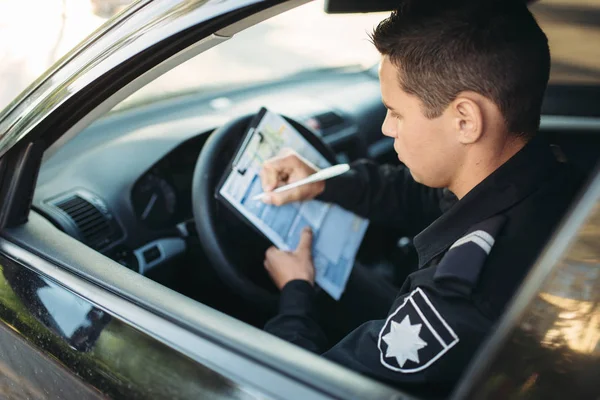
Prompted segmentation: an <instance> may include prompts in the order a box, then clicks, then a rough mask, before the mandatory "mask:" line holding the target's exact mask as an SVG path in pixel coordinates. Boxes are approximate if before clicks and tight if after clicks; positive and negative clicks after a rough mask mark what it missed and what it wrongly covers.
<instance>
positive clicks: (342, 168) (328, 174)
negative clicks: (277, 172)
mask: <svg viewBox="0 0 600 400" xmlns="http://www.w3.org/2000/svg"><path fill="white" fill-rule="evenodd" d="M349 169H350V166H349V165H348V164H337V165H333V166H331V167H328V168H323V169H322V170H320V171H317V172H315V173H314V174H312V175H310V176H307V177H306V178H304V179H300V180H299V181H297V182H293V183H290V184H288V185H284V186H280V187H278V188H277V189H275V190H273V191H272V192H269V193H280V192H283V191H285V190H290V189H294V188H297V187H298V186H302V185H306V184H308V183H313V182H319V181H324V180H326V179H331V178H334V177H336V176H339V175H341V174H343V173H345V172H347V171H348V170H349ZM267 194H268V193H264V192H263V193H260V194H257V195H256V196H254V197H252V200H262V199H263V197H265V195H267Z"/></svg>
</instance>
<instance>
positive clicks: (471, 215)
mask: <svg viewBox="0 0 600 400" xmlns="http://www.w3.org/2000/svg"><path fill="white" fill-rule="evenodd" d="M557 165H558V162H557V161H556V159H555V157H554V154H553V153H552V150H551V148H550V145H549V144H548V142H547V141H546V140H545V139H544V138H542V137H541V135H540V134H538V135H536V137H534V138H533V139H532V140H530V141H529V142H528V143H527V144H526V145H525V146H524V147H523V148H522V149H521V150H520V151H519V152H517V153H516V154H515V155H514V156H513V157H511V158H510V159H509V160H508V161H507V162H505V163H504V164H503V165H501V166H500V167H499V168H498V169H496V170H495V171H494V172H493V173H492V174H491V175H489V176H488V177H487V178H485V179H484V180H483V181H482V182H480V183H479V184H478V185H477V186H475V187H474V188H473V189H472V190H471V191H470V192H469V193H467V194H466V195H465V196H464V197H463V198H462V199H461V200H460V201H457V202H456V204H454V205H453V206H452V207H451V208H450V209H449V210H448V211H447V212H445V213H444V214H442V216H441V217H439V218H438V219H437V220H435V221H434V222H433V223H432V224H431V225H429V226H428V227H427V228H426V229H425V230H423V231H422V232H421V233H419V234H418V235H417V236H415V238H414V244H415V247H416V249H417V252H418V254H419V268H421V267H423V266H424V265H426V264H428V263H429V262H430V261H431V260H432V259H433V258H434V257H436V256H437V255H439V254H441V253H442V252H443V251H445V250H446V249H447V248H448V247H449V246H450V245H451V244H452V243H454V242H455V241H456V240H458V239H459V238H460V237H461V236H462V235H463V234H464V233H465V232H466V231H467V230H468V229H469V228H470V227H471V226H473V225H474V224H476V223H478V222H481V221H483V220H485V219H487V218H490V217H492V216H493V215H496V214H499V213H501V212H503V211H504V210H506V209H508V208H510V207H512V206H513V205H514V204H516V203H517V202H519V201H520V200H522V199H524V198H525V197H527V196H528V195H529V194H530V193H532V192H533V191H535V190H536V189H537V188H538V187H539V184H540V182H541V181H543V180H544V178H545V177H547V176H549V175H551V174H553V173H554V170H555V168H556V166H557Z"/></svg>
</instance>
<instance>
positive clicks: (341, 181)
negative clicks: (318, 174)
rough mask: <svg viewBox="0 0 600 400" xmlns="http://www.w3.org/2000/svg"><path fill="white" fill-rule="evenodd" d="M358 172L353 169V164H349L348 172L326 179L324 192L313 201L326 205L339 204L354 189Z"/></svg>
mask: <svg viewBox="0 0 600 400" xmlns="http://www.w3.org/2000/svg"><path fill="white" fill-rule="evenodd" d="M357 177H358V172H357V171H356V170H355V169H354V163H351V164H350V171H348V172H346V173H345V174H342V175H340V176H336V177H335V178H331V179H328V180H327V182H326V183H325V190H324V191H323V193H321V194H320V195H318V196H317V197H316V198H315V199H316V200H320V201H324V202H326V203H339V202H340V201H342V200H343V199H344V197H346V196H347V195H348V193H352V192H353V191H354V190H355V189H356V179H357Z"/></svg>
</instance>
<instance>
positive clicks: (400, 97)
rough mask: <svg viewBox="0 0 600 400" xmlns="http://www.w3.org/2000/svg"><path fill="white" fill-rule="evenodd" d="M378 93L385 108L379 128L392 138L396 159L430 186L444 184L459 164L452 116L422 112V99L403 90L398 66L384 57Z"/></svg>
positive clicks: (415, 177) (449, 179) (457, 144)
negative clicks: (426, 115)
mask: <svg viewBox="0 0 600 400" xmlns="http://www.w3.org/2000/svg"><path fill="white" fill-rule="evenodd" d="M379 80H380V84H381V96H382V99H383V102H384V104H385V105H386V107H387V109H388V111H387V115H386V117H385V121H384V122H383V126H382V127H381V130H382V132H383V134H384V135H385V136H389V137H391V138H393V139H394V149H395V150H396V153H398V158H399V159H400V161H402V162H403V163H404V164H405V165H406V166H407V167H408V168H409V169H410V172H411V174H412V176H413V178H414V179H415V180H416V181H417V182H420V183H422V184H424V185H427V186H430V187H447V186H449V185H450V182H451V180H452V177H453V176H454V175H455V173H456V170H457V168H458V167H459V166H460V160H461V150H462V149H461V146H460V143H459V142H458V140H457V139H456V133H455V129H454V127H453V118H452V116H451V115H450V113H449V112H448V110H445V111H444V113H443V114H442V115H441V116H439V117H437V118H434V119H428V118H427V117H425V115H423V111H422V103H421V101H420V100H419V99H418V98H417V97H416V96H413V95H410V94H408V93H406V92H405V91H403V90H402V88H401V87H400V82H399V80H398V69H397V68H396V67H395V66H394V65H393V64H392V63H391V62H390V60H389V58H388V57H387V56H383V57H382V60H381V66H380V69H379Z"/></svg>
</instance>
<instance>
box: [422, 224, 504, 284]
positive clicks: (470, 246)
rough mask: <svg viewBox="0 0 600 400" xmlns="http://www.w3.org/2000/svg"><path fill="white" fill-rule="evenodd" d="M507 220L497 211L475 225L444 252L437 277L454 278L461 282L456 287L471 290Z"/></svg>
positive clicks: (435, 275) (441, 279)
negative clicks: (492, 215)
mask: <svg viewBox="0 0 600 400" xmlns="http://www.w3.org/2000/svg"><path fill="white" fill-rule="evenodd" d="M505 221H506V217H505V216H503V215H496V216H494V217H492V218H489V219H487V220H485V221H482V222H480V223H478V224H476V225H474V226H473V227H472V228H471V229H470V230H469V231H468V232H467V233H466V234H465V235H464V236H463V237H461V238H460V239H458V240H457V241H456V242H454V244H452V246H450V248H449V249H448V251H447V252H446V254H444V256H443V257H442V259H441V260H440V262H439V264H438V265H437V268H436V272H435V274H434V276H433V279H434V281H436V282H440V281H444V280H447V281H452V282H453V283H455V284H458V285H455V286H454V288H455V289H457V290H458V291H460V292H462V293H464V294H467V295H468V294H470V293H471V290H472V289H473V288H474V287H475V286H476V285H477V282H478V281H479V275H480V273H481V270H482V268H483V265H484V263H485V260H486V258H487V256H488V254H490V252H491V251H492V247H494V243H495V241H496V239H495V238H496V236H497V235H498V233H499V232H500V229H501V228H502V226H503V225H504V222H505Z"/></svg>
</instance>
